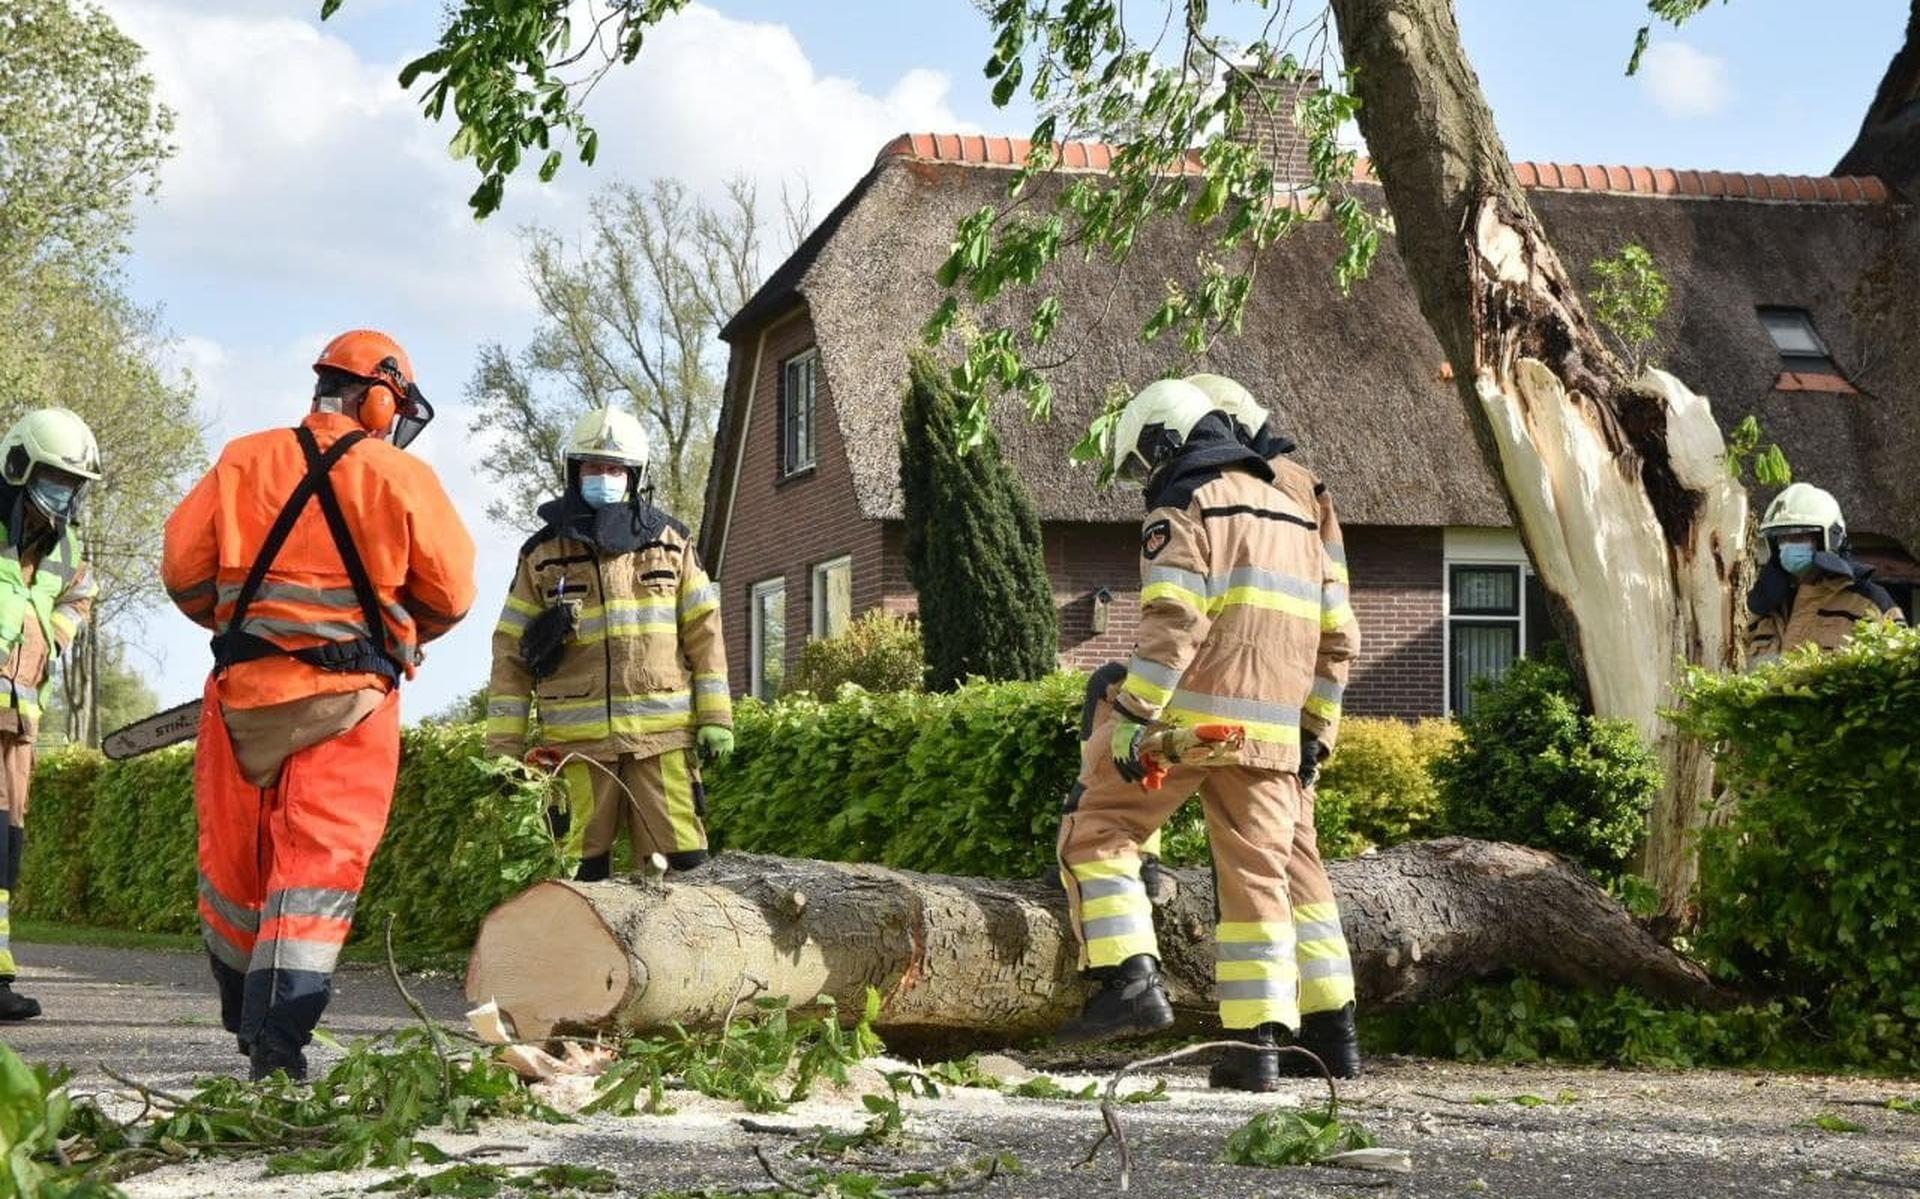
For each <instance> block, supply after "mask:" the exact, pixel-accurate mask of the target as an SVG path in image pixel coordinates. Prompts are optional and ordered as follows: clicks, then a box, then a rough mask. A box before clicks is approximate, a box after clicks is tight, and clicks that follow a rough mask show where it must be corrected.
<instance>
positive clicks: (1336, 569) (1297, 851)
mask: <svg viewBox="0 0 1920 1199" xmlns="http://www.w3.org/2000/svg"><path fill="white" fill-rule="evenodd" d="M1187 382H1189V383H1191V384H1193V385H1194V386H1195V387H1198V388H1199V389H1200V390H1201V391H1204V392H1206V393H1207V398H1208V399H1209V400H1211V401H1212V402H1213V406H1214V408H1215V409H1216V410H1217V411H1220V412H1224V413H1226V414H1227V415H1228V416H1229V417H1231V418H1232V420H1233V423H1234V431H1235V432H1236V433H1237V434H1238V435H1239V437H1240V440H1241V441H1243V442H1245V443H1246V444H1247V445H1248V446H1250V447H1252V448H1253V450H1254V451H1255V452H1256V453H1258V454H1259V455H1260V456H1261V457H1262V458H1265V459H1266V460H1267V465H1268V466H1270V467H1272V468H1273V478H1274V486H1276V487H1278V488H1280V489H1281V490H1282V491H1284V492H1286V493H1287V495H1288V496H1289V497H1290V498H1291V499H1292V500H1293V501H1294V502H1295V503H1296V504H1298V505H1300V507H1301V508H1303V509H1305V510H1307V511H1310V512H1312V513H1314V514H1315V518H1316V519H1317V520H1318V521H1319V523H1320V544H1321V546H1322V548H1323V549H1324V550H1325V551H1326V572H1327V574H1326V580H1325V585H1324V588H1323V594H1322V603H1323V604H1324V605H1325V607H1326V609H1327V612H1328V614H1329V615H1330V616H1331V619H1329V620H1327V621H1325V622H1324V623H1323V625H1322V630H1321V634H1320V650H1319V657H1318V660H1317V661H1316V663H1315V666H1314V678H1313V693H1312V695H1311V696H1309V697H1308V699H1307V702H1306V703H1305V704H1304V705H1303V706H1302V708H1301V712H1300V771H1299V775H1300V786H1301V801H1300V816H1299V819H1298V820H1296V821H1295V822H1294V840H1293V863H1292V869H1290V870H1289V871H1288V873H1287V885H1288V893H1289V897H1290V899H1291V900H1292V903H1293V923H1294V951H1293V952H1294V961H1295V964H1296V965H1297V966H1298V968H1299V975H1300V1040H1299V1044H1300V1045H1301V1047H1302V1048H1305V1049H1309V1050H1311V1051H1313V1053H1314V1055H1315V1056H1317V1057H1318V1058H1319V1059H1320V1060H1321V1061H1322V1062H1324V1063H1325V1064H1326V1067H1327V1070H1328V1072H1329V1073H1331V1074H1332V1075H1333V1076H1334V1077H1335V1078H1358V1077H1359V1076H1360V1036H1359V1031H1358V1029H1356V1028H1355V1026H1354V1018H1353V1017H1354V993H1353V964H1352V961H1351V960H1350V958H1349V955H1348V951H1347V937H1346V931H1345V929H1344V928H1342V926H1341V924H1340V907H1339V905H1338V904H1337V903H1336V902H1335V901H1334V896H1333V883H1332V880H1330V879H1329V878H1328V877H1327V868H1326V864H1325V863H1324V862H1323V861H1322V860H1321V858H1320V838H1319V833H1318V831H1317V830H1316V828H1315V826H1314V820H1313V809H1314V790H1313V784H1314V780H1315V779H1316V778H1317V777H1318V776H1319V774H1320V767H1321V765H1322V764H1323V763H1324V762H1325V761H1326V760H1327V757H1328V756H1329V755H1330V754H1332V752H1333V742H1334V734H1335V732H1336V730H1337V728H1338V725H1339V722H1340V701H1341V695H1342V693H1343V692H1344V691H1345V690H1346V685H1347V673H1348V671H1349V669H1350V668H1351V666H1352V663H1353V660H1354V659H1355V658H1356V657H1358V656H1359V653H1360V639H1359V633H1360V626H1359V625H1358V623H1357V622H1356V621H1355V620H1354V618H1353V611H1352V607H1351V606H1350V604H1349V602H1348V597H1347V587H1348V578H1347V552H1346V545H1345V541H1344V539H1343V538H1342V537H1341V534H1340V520H1339V518H1338V517H1337V516H1335V515H1334V511H1333V497H1332V496H1331V495H1329V494H1328V492H1327V488H1326V484H1324V483H1322V482H1321V481H1320V480H1319V479H1317V478H1315V477H1314V474H1313V472H1312V471H1310V470H1308V469H1307V468H1306V467H1304V466H1302V465H1301V464H1300V463H1299V462H1297V461H1295V460H1294V459H1293V458H1292V457H1290V456H1289V455H1291V454H1292V453H1293V451H1294V449H1295V443H1294V441H1293V439H1292V438H1290V437H1287V436H1285V435H1283V434H1281V433H1279V432H1278V431H1277V430H1275V429H1274V428H1273V427H1272V426H1271V424H1270V422H1269V420H1268V416H1267V410H1266V409H1264V408H1262V407H1261V406H1260V405H1259V404H1258V403H1256V402H1255V401H1254V398H1253V395H1252V393H1250V392H1248V391H1247V389H1246V388H1245V387H1243V386H1241V385H1240V384H1239V383H1237V382H1235V381H1234V380H1232V379H1229V378H1227V377H1226V376H1224V375H1207V374H1201V375H1189V376H1187ZM1280 1071H1281V1073H1283V1074H1294V1075H1310V1074H1316V1073H1317V1071H1316V1070H1315V1068H1314V1066H1313V1063H1312V1062H1310V1061H1308V1060H1307V1059H1305V1058H1303V1057H1301V1056H1300V1055H1298V1054H1285V1055H1282V1057H1281V1059H1280Z"/></svg>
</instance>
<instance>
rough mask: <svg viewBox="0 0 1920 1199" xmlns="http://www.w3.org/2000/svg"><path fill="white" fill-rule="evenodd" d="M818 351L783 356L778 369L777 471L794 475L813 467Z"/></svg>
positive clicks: (817, 387)
mask: <svg viewBox="0 0 1920 1199" xmlns="http://www.w3.org/2000/svg"><path fill="white" fill-rule="evenodd" d="M819 376H820V353H819V351H817V350H808V351H806V352H805V353H802V354H796V355H794V356H793V357H792V358H789V359H787V361H786V363H785V364H784V365H783V366H782V367H781V370H780V473H781V475H782V476H786V475H796V474H799V473H800V472H801V471H804V470H811V469H812V468H813V462H814V456H815V453H814V451H815V446H814V416H815V408H816V404H815V398H816V395H817V392H818V390H819Z"/></svg>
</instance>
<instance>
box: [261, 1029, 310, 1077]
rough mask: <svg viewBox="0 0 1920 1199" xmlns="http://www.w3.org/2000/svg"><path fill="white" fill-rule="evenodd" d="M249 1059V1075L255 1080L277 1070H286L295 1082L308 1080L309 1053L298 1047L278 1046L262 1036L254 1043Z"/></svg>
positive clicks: (270, 1074) (268, 1075)
mask: <svg viewBox="0 0 1920 1199" xmlns="http://www.w3.org/2000/svg"><path fill="white" fill-rule="evenodd" d="M248 1059H249V1066H250V1069H249V1073H248V1077H250V1078H252V1079H253V1081H255V1082H259V1081H260V1080H261V1079H263V1078H268V1077H270V1076H272V1074H273V1073H274V1072H275V1071H277V1070H284V1071H286V1072H287V1077H288V1078H290V1079H292V1080H293V1081H294V1082H305V1081H307V1055H306V1054H304V1053H302V1052H300V1051H299V1050H298V1049H292V1050H288V1049H284V1048H280V1047H276V1046H274V1045H271V1044H269V1043H268V1041H267V1038H265V1037H261V1038H260V1039H259V1040H257V1041H255V1042H254V1043H253V1049H252V1051H251V1052H250V1053H249V1054H248Z"/></svg>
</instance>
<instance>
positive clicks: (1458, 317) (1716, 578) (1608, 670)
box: [1331, 0, 1746, 919]
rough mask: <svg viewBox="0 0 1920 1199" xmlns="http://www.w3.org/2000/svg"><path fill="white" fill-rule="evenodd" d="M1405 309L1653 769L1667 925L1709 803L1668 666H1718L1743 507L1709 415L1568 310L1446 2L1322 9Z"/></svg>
mask: <svg viewBox="0 0 1920 1199" xmlns="http://www.w3.org/2000/svg"><path fill="white" fill-rule="evenodd" d="M1331 3H1332V8H1333V11H1334V15H1335V18H1336V20H1337V22H1338V24H1339V29H1340V40H1341V46H1342V48H1343V50H1344V52H1345V59H1346V63H1347V65H1348V67H1350V68H1351V69H1353V71H1354V72H1355V74H1354V84H1353V86H1354V89H1355V91H1356V93H1357V94H1358V96H1359V98H1360V100H1361V107H1360V110H1359V123H1360V131H1361V133H1362V134H1363V135H1364V136H1365V137H1366V140H1367V149H1368V152H1369V154H1370V155H1371V156H1372V169H1373V172H1374V173H1375V174H1376V175H1377V176H1378V177H1379V179H1380V181H1381V184H1382V185H1383V186H1384V188H1385V190H1386V197H1387V204H1388V207H1389V208H1390V209H1391V210H1392V212H1393V217H1394V225H1395V230H1396V237H1397V239H1398V242H1399V247H1400V253H1401V256H1402V257H1403V258H1404V259H1405V260H1406V264H1407V274H1408V277H1409V278H1410V279H1411V281H1412V283H1413V286H1414V290H1415V292H1416V294H1417V295H1418V297H1419V300H1420V307H1421V311H1422V313H1423V314H1424V315H1425V316H1426V318H1427V323H1428V324H1429V325H1430V326H1432V328H1433V331H1434V333H1435V335H1436V336H1437V337H1438V338H1439V340H1440V344H1441V346H1442V347H1443V348H1444V349H1445V350H1446V354H1447V358H1448V361H1449V362H1450V363H1451V364H1452V367H1453V372H1454V378H1455V379H1456V380H1457V381H1458V387H1459V389H1460V394H1461V398H1462V400H1463V401H1464V402H1465V404H1466V406H1467V410H1468V414H1469V417H1470V419H1471V421H1472V424H1473V426H1474V431H1475V434H1476V436H1477V437H1478V439H1479V441H1480V444H1481V449H1482V452H1483V454H1484V455H1485V456H1486V459H1487V461H1488V463H1489V464H1490V465H1491V466H1492V467H1493V468H1494V469H1495V471H1496V472H1497V474H1498V475H1499V477H1500V478H1501V480H1502V481H1503V483H1504V484H1505V490H1506V493H1507V499H1508V505H1509V508H1510V509H1511V510H1512V512H1513V516H1514V523H1515V524H1516V525H1517V526H1518V527H1519V529H1520V532H1521V535H1522V537H1523V539H1524V540H1525V542H1526V546H1527V552H1528V555H1529V556H1530V557H1531V558H1532V560H1533V564H1534V568H1535V570H1536V571H1537V572H1538V574H1539V577H1540V581H1541V584H1542V585H1543V586H1544V587H1545V589H1546V591H1547V593H1548V594H1549V596H1550V597H1551V599H1552V603H1551V607H1552V609H1553V614H1554V623H1555V625H1556V626H1557V627H1558V628H1559V630H1560V632H1561V634H1562V636H1563V638H1564V640H1565V642H1566V644H1567V648H1568V651H1569V654H1570V655H1571V657H1572V659H1573V662H1574V665H1575V668H1576V672H1577V673H1578V675H1579V677H1580V678H1581V680H1582V683H1583V685H1584V689H1585V690H1586V693H1587V695H1588V697H1589V699H1590V700H1591V701H1592V704H1593V709H1594V711H1595V712H1596V713H1598V714H1599V715H1601V716H1610V717H1620V718H1624V719H1626V720H1629V721H1631V722H1633V724H1634V725H1635V726H1636V727H1637V728H1638V729H1639V730H1640V732H1641V733H1642V734H1643V735H1644V736H1645V737H1646V738H1647V739H1648V741H1649V742H1650V743H1651V744H1652V745H1653V747H1654V749H1655V751H1656V752H1657V753H1658V755H1659V758H1660V763H1661V767H1662V769H1663V771H1664V776H1665V783H1664V787H1663V790H1662V793H1661V795H1660V797H1659V798H1658V800H1657V801H1656V802H1655V804H1654V810H1653V816H1652V820H1651V822H1650V831H1649V836H1648V845H1647V850H1646V856H1645V868H1646V873H1647V874H1648V876H1649V877H1650V878H1651V880H1652V881H1653V882H1654V884H1655V885H1656V886H1657V887H1658V888H1659V890H1660V895H1661V904H1662V908H1663V912H1664V914H1665V915H1666V916H1668V917H1670V918H1676V919H1677V918H1680V917H1682V916H1683V913H1684V910H1685V905H1686V901H1687V897H1688V894H1689V893H1690V892H1691V890H1692V888H1693V881H1694V871H1695V846H1694V834H1695V832H1696V831H1697V830H1698V828H1699V827H1700V825H1701V823H1702V820H1703V817H1704V813H1705V808H1706V800H1707V798H1708V796H1709V794H1710V792H1711V789H1712V764H1711V762H1710V761H1709V759H1708V758H1707V756H1706V754H1705V752H1704V751H1703V750H1702V749H1701V747H1700V746H1698V745H1697V744H1696V743H1694V742H1693V741H1692V740H1691V739H1690V738H1687V737H1685V736H1683V735H1681V734H1680V733H1679V732H1678V731H1677V730H1675V729H1674V728H1673V726H1672V725H1671V724H1670V723H1669V722H1667V721H1664V720H1662V719H1661V718H1660V715H1659V713H1660V710H1661V708H1662V707H1664V706H1667V705H1668V704H1670V703H1671V702H1672V700H1673V698H1674V688H1675V685H1676V684H1677V683H1678V682H1679V681H1680V680H1681V679H1682V677H1683V675H1684V669H1685V667H1687V666H1689V665H1694V666H1705V667H1709V668H1712V669H1716V670H1726V669H1731V668H1732V667H1733V666H1734V665H1735V643H1734V629H1735V627H1736V626H1735V623H1734V605H1735V604H1736V603H1738V602H1740V599H1741V598H1742V594H1741V593H1742V592H1743V590H1744V588H1743V586H1742V583H1743V580H1742V578H1741V571H1742V570H1743V564H1744V562H1745V559H1746V494H1745V492H1744V490H1743V489H1742V488H1741V487H1740V486H1739V484H1738V482H1737V481H1736V480H1735V479H1734V478H1733V477H1732V475H1731V474H1730V472H1729V471H1728V468H1727V463H1726V446H1725V442H1724V441H1723V439H1722V437H1721V434H1720V429H1719V426H1718V425H1717V424H1716V423H1715V421H1714V418H1713V412H1712V410H1711V408H1710V407H1709V405H1708V403H1707V401H1706V400H1705V399H1703V398H1702V397H1700V396H1697V395H1695V394H1694V393H1692V392H1691V391H1689V390H1687V388H1686V387H1685V386H1684V385H1682V384H1681V383H1680V381H1679V380H1677V379H1675V378H1673V377H1672V376H1670V375H1667V374H1664V373H1661V372H1659V371H1650V372H1648V373H1647V375H1646V376H1644V377H1642V378H1638V379H1635V378H1630V377H1629V376H1628V375H1627V373H1626V371H1625V369H1624V368H1623V367H1622V366H1621V364H1620V362H1619V360H1618V359H1617V358H1616V357H1615V356H1614V355H1613V353H1612V352H1611V351H1610V350H1609V349H1608V348H1607V346H1606V344H1605V343H1604V342H1603V341H1602V339H1601V337H1600V335H1599V331H1598V330H1597V329H1596V328H1595V327H1594V325H1593V322H1592V321H1591V320H1589V319H1588V317H1587V314H1586V312H1585V310H1584V308H1583V307H1582V305H1581V303H1580V298H1579V289H1578V288H1577V287H1576V286H1575V285H1574V282H1573V279H1572V278H1571V276H1569V275H1568V273H1567V271H1566V268H1565V267H1564V266H1563V265H1562V264H1561V262H1560V260H1559V258H1558V256H1556V255H1555V253H1554V251H1553V247H1552V245H1551V244H1550V243H1549V241H1548V238H1547V235H1546V230H1545V228H1544V227H1543V226H1542V225H1541V224H1540V221H1539V218H1538V217H1537V216H1536V215H1535V214H1534V212H1533V210H1532V208H1531V207H1530V206H1529V205H1528V203H1527V199H1526V195H1525V193H1524V192H1523V191H1522V190H1521V187H1520V182H1519V179H1518V178H1517V177H1516V176H1515V175H1514V171H1513V165H1512V163H1511V162H1510V161H1509V160H1508V157H1507V151H1506V146H1505V145H1504V144H1503V143H1502V141H1501V139H1500V133H1499V130H1498V129H1497V128H1496V127H1495V125H1494V121H1493V114H1492V112H1491V111H1490V110H1489V109H1488V107H1487V102H1486V98H1485V97H1484V96H1483V95H1482V94H1481V91H1480V82H1479V80H1478V78H1477V77H1476V76H1475V75H1474V72H1473V67H1472V65H1471V64H1470V63H1469V62H1468V61H1467V57H1466V52H1465V51H1464V49H1463V48H1462V47H1461V44H1460V29H1459V25H1458V23H1457V21H1456V20H1455V17H1454V11H1453V4H1452V0H1331Z"/></svg>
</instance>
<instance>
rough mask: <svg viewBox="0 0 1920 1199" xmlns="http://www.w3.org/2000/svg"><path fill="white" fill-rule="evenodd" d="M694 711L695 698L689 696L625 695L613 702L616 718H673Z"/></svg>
mask: <svg viewBox="0 0 1920 1199" xmlns="http://www.w3.org/2000/svg"><path fill="white" fill-rule="evenodd" d="M692 710H693V697H692V696H689V695H669V696H662V697H648V696H634V695H623V696H620V697H619V698H617V699H615V700H614V701H613V714H614V715H615V716H672V715H675V714H677V713H683V712H690V711H692Z"/></svg>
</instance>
